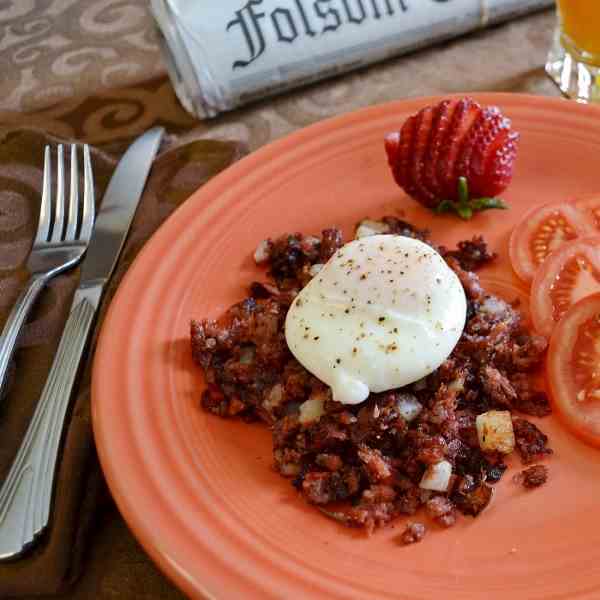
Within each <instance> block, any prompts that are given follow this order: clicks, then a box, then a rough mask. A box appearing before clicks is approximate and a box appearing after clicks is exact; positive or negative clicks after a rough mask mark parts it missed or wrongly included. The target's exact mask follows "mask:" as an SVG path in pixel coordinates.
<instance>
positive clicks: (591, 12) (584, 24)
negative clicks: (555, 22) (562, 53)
mask: <svg viewBox="0 0 600 600" xmlns="http://www.w3.org/2000/svg"><path fill="white" fill-rule="evenodd" d="M557 4H558V10H559V13H560V19H561V23H562V32H561V33H562V35H561V40H562V43H563V45H564V47H565V49H566V50H568V51H569V52H570V53H573V54H575V55H576V56H577V57H578V59H579V60H581V61H582V62H587V63H590V64H593V65H597V66H600V0H557Z"/></svg>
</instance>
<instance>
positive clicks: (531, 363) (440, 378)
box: [191, 217, 552, 543]
mask: <svg viewBox="0 0 600 600" xmlns="http://www.w3.org/2000/svg"><path fill="white" fill-rule="evenodd" d="M380 223H383V224H384V226H385V228H386V231H388V232H389V233H395V234H400V235H406V236H410V237H414V238H418V239H420V240H422V241H424V242H426V243H428V244H430V245H432V246H433V247H435V248H436V249H437V250H438V251H439V252H440V253H441V254H442V256H444V258H445V260H446V261H447V263H448V265H449V266H450V267H451V268H452V269H453V270H454V271H455V272H456V274H457V275H458V277H459V279H460V281H461V282H462V284H463V287H464V289H465V293H466V296H467V302H468V309H467V323H466V326H465V329H464V332H463V335H462V337H461V339H460V341H459V343H458V344H457V346H456V348H455V349H454V351H453V352H452V354H451V355H450V357H449V358H448V359H447V360H446V361H445V362H444V363H443V364H442V365H441V366H440V367H439V368H438V369H437V370H436V371H435V372H433V373H432V374H431V375H429V376H428V377H426V378H424V379H422V380H420V381H417V382H415V383H413V384H411V385H408V386H406V387H404V388H402V389H397V390H392V391H390V392H386V393H381V394H371V396H370V397H369V398H368V399H367V400H366V401H365V402H363V403H362V404H360V405H358V406H345V405H342V404H339V403H336V402H333V401H332V399H331V392H330V390H329V388H328V387H327V386H326V385H325V384H324V383H322V382H321V381H319V380H318V379H317V378H316V377H314V376H313V375H311V374H310V373H309V372H308V371H306V370H305V369H304V368H303V367H302V365H300V363H299V362H298V361H296V359H295V358H294V357H293V356H292V354H291V353H290V351H289V349H288V347H287V345H286V341H285V335H284V321H285V316H286V313H287V310H288V308H289V306H290V304H291V302H292V300H293V299H294V297H295V296H296V294H297V293H298V292H299V290H300V289H301V288H302V287H303V286H304V285H306V283H307V282H308V281H310V279H311V278H312V276H313V275H314V273H315V272H316V269H317V268H318V265H320V264H322V263H324V262H326V261H327V260H328V259H329V258H330V257H331V256H332V255H333V254H334V253H335V251H336V250H337V249H338V248H340V247H341V246H342V245H343V240H342V235H341V232H340V231H338V230H337V229H326V230H325V231H323V233H322V235H321V237H315V236H306V235H302V234H300V233H295V234H289V235H284V236H281V237H280V238H278V239H275V240H266V241H265V242H263V244H261V246H260V247H259V248H258V249H257V253H256V254H255V259H256V261H257V262H258V263H262V264H264V265H265V266H267V267H268V269H269V277H270V282H253V283H252V284H251V285H250V295H249V297H248V298H246V299H244V300H242V301H241V302H239V303H238V304H235V305H234V306H232V307H231V308H230V309H229V310H228V311H227V312H226V313H225V314H224V315H223V316H222V317H221V318H220V319H219V320H217V321H215V320H210V319H205V320H201V321H192V323H191V342H192V353H193V357H194V360H195V362H196V363H197V364H198V365H199V366H200V367H201V368H202V369H203V371H204V375H205V379H206V382H207V389H206V390H205V391H204V393H203V395H202V405H203V407H204V409H205V410H207V411H209V412H212V413H214V414H216V415H218V416H221V417H233V416H239V417H241V418H242V419H244V420H247V421H252V420H257V419H260V420H262V421H264V422H265V423H267V424H268V425H269V426H270V427H271V431H272V435H273V457H274V464H275V468H276V469H277V470H278V471H279V472H280V473H281V475H283V476H284V477H287V478H290V479H291V480H292V483H293V485H294V486H295V487H296V488H297V489H298V491H299V492H300V493H301V494H302V496H303V497H304V498H305V499H306V500H307V501H308V502H310V503H312V504H315V505H317V506H318V507H319V508H320V509H321V512H323V513H324V514H326V515H328V516H329V517H331V518H334V519H336V520H338V521H340V522H343V523H345V524H347V525H350V526H354V527H362V528H364V529H365V530H366V531H367V532H369V533H370V532H372V531H373V529H375V528H377V527H380V526H383V525H385V524H387V523H389V522H390V521H392V520H394V519H396V518H397V517H399V516H401V515H413V514H415V513H416V512H417V510H419V509H420V508H421V507H423V508H424V510H425V512H426V514H427V515H428V516H429V517H430V519H431V520H432V521H433V522H435V523H436V524H437V525H439V526H441V527H450V526H452V525H453V524H454V523H455V521H456V519H457V518H458V515H459V513H462V514H464V515H471V516H476V515H478V514H479V513H480V512H481V511H482V510H483V509H484V508H485V507H486V506H487V505H488V504H489V502H490V500H491V498H492V495H493V490H494V487H493V486H494V484H495V483H497V482H498V481H499V480H500V479H501V477H502V475H503V473H504V471H505V469H506V465H505V464H504V462H503V455H501V454H499V453H497V452H483V451H482V450H481V449H480V447H479V442H478V437H477V431H476V427H475V419H476V416H477V415H479V414H481V413H484V412H486V411H489V410H501V411H506V410H508V411H511V413H512V414H513V428H514V435H515V443H516V449H517V451H518V453H519V455H520V456H521V459H522V461H523V463H525V464H530V463H531V462H534V461H538V460H539V459H540V458H542V457H543V456H544V455H547V454H550V453H551V452H552V450H550V449H549V448H548V446H547V442H548V438H547V437H546V436H545V435H544V434H543V433H542V432H541V431H540V430H539V429H538V428H537V426H536V425H534V424H533V423H531V422H529V421H527V420H526V419H524V418H522V417H520V416H519V417H517V416H514V413H522V414H527V415H532V416H535V417H540V416H544V415H547V414H549V412H550V408H549V404H548V399H547V397H546V395H545V394H544V393H543V392H541V391H538V390H536V389H534V388H533V387H532V384H531V377H530V373H531V371H533V370H534V369H536V368H537V367H538V366H539V365H540V363H541V361H542V358H543V355H544V352H545V349H546V341H545V339H544V338H542V337H539V336H535V335H532V334H530V333H529V332H528V331H527V330H526V329H525V327H524V326H523V325H522V323H521V319H520V315H519V313H518V312H517V311H516V310H515V308H513V307H512V306H511V305H509V304H508V303H506V302H504V301H503V300H501V299H499V298H497V297H495V296H493V295H490V294H488V293H486V292H485V290H484V289H483V288H482V287H481V285H480V282H479V278H478V276H477V275H476V274H475V272H474V270H475V269H477V268H479V267H481V266H482V265H485V264H486V263H488V262H489V261H491V260H493V259H494V257H495V255H494V254H492V253H490V252H489V251H488V249H487V246H486V244H485V242H484V241H483V239H482V238H481V237H475V238H473V240H471V241H466V242H461V243H459V244H458V247H457V249H456V250H447V249H445V248H443V247H439V246H435V245H434V244H433V243H432V242H431V241H430V240H429V237H428V232H427V231H425V230H419V229H416V228H414V227H413V226H412V225H410V224H409V223H406V222H404V221H401V220H400V219H397V218H395V217H385V218H384V219H382V221H381V222H380ZM313 265H317V266H316V267H313ZM407 399H408V400H411V401H418V402H419V403H420V405H421V406H422V407H423V408H422V410H421V412H420V414H419V415H418V417H417V418H415V419H414V420H411V421H410V422H407V421H406V420H405V419H404V418H403V417H402V416H401V413H400V410H399V404H400V403H401V402H403V401H406V400H407ZM307 400H321V401H323V406H324V414H322V415H320V417H317V418H313V419H312V420H307V419H306V418H303V417H302V415H301V412H300V406H301V405H302V403H304V402H305V401H307ZM441 460H446V461H449V462H450V463H451V465H452V473H453V474H452V477H451V481H450V485H449V488H448V490H447V492H445V493H439V492H432V491H428V490H424V489H421V488H420V487H419V482H420V480H421V478H422V476H423V473H424V472H425V470H426V469H427V467H428V466H429V465H432V464H434V463H437V462H439V461H441ZM534 468H535V469H537V467H534ZM543 469H545V467H543ZM528 471H529V472H530V473H533V472H531V469H528V470H527V471H526V473H527V472H528ZM540 473H541V472H539V471H538V470H536V471H535V473H534V474H533V475H531V474H530V475H526V476H525V479H524V481H528V482H529V483H528V484H526V485H528V486H529V487H532V485H533V484H532V482H534V481H538V480H540V481H541V475H540ZM545 476H546V472H545V471H544V477H545ZM544 480H545V479H544ZM542 483H543V482H542ZM537 485H539V484H537ZM424 533H425V527H424V526H423V525H421V524H419V523H413V524H411V525H409V526H408V528H407V530H406V532H405V533H404V534H403V541H404V542H405V543H413V542H416V541H419V540H420V539H421V538H422V537H423V535H424Z"/></svg>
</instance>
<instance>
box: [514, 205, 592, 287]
mask: <svg viewBox="0 0 600 600" xmlns="http://www.w3.org/2000/svg"><path fill="white" fill-rule="evenodd" d="M594 231H595V228H594V226H593V225H592V223H591V221H589V220H587V219H586V218H585V217H584V214H583V212H582V211H581V210H580V209H578V208H577V207H576V206H575V205H574V204H571V203H569V202H561V203H558V204H546V205H544V206H540V207H537V208H534V209H532V210H530V211H529V212H528V213H527V214H526V215H525V216H524V217H523V219H522V220H521V222H520V223H519V224H518V225H517V226H516V227H515V228H514V229H513V232H512V235H511V236H510V245H509V256H510V262H511V264H512V267H513V269H514V271H515V273H516V274H517V275H518V277H519V279H522V280H523V281H525V282H527V283H529V282H531V281H532V280H533V277H534V275H535V273H536V271H537V270H538V268H539V267H540V265H541V264H542V263H543V262H544V261H545V260H546V258H547V257H548V256H549V255H550V254H551V253H552V252H554V251H555V250H557V249H558V248H560V247H561V246H562V245H563V244H565V243H566V242H568V241H570V240H574V239H577V238H579V237H583V236H585V235H592V234H593V233H594Z"/></svg>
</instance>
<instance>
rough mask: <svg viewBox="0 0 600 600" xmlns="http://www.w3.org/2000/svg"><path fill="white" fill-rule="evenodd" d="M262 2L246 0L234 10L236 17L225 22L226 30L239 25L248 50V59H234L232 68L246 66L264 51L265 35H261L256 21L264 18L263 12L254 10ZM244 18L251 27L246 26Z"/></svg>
mask: <svg viewBox="0 0 600 600" xmlns="http://www.w3.org/2000/svg"><path fill="white" fill-rule="evenodd" d="M262 2H263V0H248V2H247V3H246V5H245V6H243V7H242V8H240V10H236V11H235V14H236V15H237V17H236V18H235V19H233V20H231V21H229V23H227V27H226V31H229V30H230V29H231V28H232V27H235V26H236V25H239V27H240V28H241V30H242V33H243V34H244V39H245V40H246V45H247V46H248V51H249V52H250V57H249V58H248V60H236V61H235V62H234V63H233V66H232V68H233V69H239V68H241V67H247V66H248V65H249V64H250V63H252V62H254V61H255V60H256V59H257V58H258V57H259V56H260V55H261V54H262V53H263V52H264V51H265V36H264V35H263V32H262V29H261V28H260V23H259V22H258V20H259V19H264V17H265V13H264V12H254V7H255V6H260V5H261V4H262ZM246 18H248V19H249V20H250V25H251V27H249V26H248V23H247V22H246Z"/></svg>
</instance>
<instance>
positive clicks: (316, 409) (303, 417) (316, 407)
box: [298, 399, 325, 425]
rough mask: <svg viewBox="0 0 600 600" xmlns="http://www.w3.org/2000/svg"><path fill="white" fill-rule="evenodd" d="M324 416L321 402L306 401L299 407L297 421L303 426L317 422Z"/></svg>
mask: <svg viewBox="0 0 600 600" xmlns="http://www.w3.org/2000/svg"><path fill="white" fill-rule="evenodd" d="M323 414H325V409H324V402H323V400H315V399H313V400H306V402H303V403H302V404H301V405H300V416H299V417H298V420H299V421H300V423H302V424H303V425H306V424H308V423H311V422H312V421H318V420H319V419H320V418H321V416H322V415H323Z"/></svg>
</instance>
